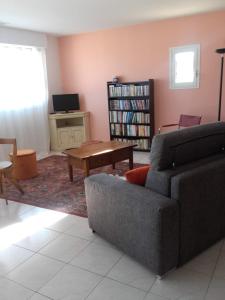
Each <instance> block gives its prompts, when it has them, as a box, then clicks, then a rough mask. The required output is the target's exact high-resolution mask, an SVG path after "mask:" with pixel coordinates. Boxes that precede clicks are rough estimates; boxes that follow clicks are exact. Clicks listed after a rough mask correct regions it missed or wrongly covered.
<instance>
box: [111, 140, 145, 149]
mask: <svg viewBox="0 0 225 300" xmlns="http://www.w3.org/2000/svg"><path fill="white" fill-rule="evenodd" d="M113 140H116V141H119V142H129V143H131V144H137V146H136V147H135V149H136V150H149V148H150V139H138V140H136V139H126V138H113Z"/></svg>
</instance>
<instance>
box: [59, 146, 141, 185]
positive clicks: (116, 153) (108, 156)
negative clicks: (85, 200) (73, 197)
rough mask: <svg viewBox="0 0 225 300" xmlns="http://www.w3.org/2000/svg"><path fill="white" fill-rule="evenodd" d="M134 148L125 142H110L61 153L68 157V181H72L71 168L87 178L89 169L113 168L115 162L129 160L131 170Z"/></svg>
mask: <svg viewBox="0 0 225 300" xmlns="http://www.w3.org/2000/svg"><path fill="white" fill-rule="evenodd" d="M135 146H136V145H132V144H129V143H125V142H117V141H110V142H101V143H97V144H91V145H85V146H81V147H80V148H75V149H68V150H65V151H64V152H63V153H65V154H66V155H67V157H68V168H69V177H70V181H71V182H72V181H73V167H75V168H79V169H82V170H84V174H85V176H89V171H90V170H91V169H95V168H98V167H103V166H106V165H110V164H112V166H113V168H115V163H116V162H118V161H122V160H125V159H129V168H130V169H133V148H134V147H135Z"/></svg>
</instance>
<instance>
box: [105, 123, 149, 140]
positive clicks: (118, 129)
mask: <svg viewBox="0 0 225 300" xmlns="http://www.w3.org/2000/svg"><path fill="white" fill-rule="evenodd" d="M110 126H111V134H112V135H126V136H146V137H147V136H150V126H146V125H127V124H110Z"/></svg>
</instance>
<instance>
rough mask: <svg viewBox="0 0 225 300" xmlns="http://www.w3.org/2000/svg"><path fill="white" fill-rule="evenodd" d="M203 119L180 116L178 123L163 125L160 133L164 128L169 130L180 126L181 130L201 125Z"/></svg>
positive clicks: (159, 131)
mask: <svg viewBox="0 0 225 300" xmlns="http://www.w3.org/2000/svg"><path fill="white" fill-rule="evenodd" d="M201 119H202V117H201V116H191V115H180V119H179V122H178V123H173V124H167V125H163V126H161V127H160V128H159V130H158V133H161V130H162V128H168V127H172V126H178V129H180V128H182V127H190V126H195V125H199V124H200V123H201Z"/></svg>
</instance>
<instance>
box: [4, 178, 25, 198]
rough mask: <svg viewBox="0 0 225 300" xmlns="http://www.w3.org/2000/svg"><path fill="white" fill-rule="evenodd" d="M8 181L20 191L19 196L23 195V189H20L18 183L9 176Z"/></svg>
mask: <svg viewBox="0 0 225 300" xmlns="http://www.w3.org/2000/svg"><path fill="white" fill-rule="evenodd" d="M8 179H9V180H10V182H11V183H12V184H13V185H14V186H15V187H16V188H17V189H18V190H19V191H20V193H21V194H24V191H23V189H22V188H21V186H20V185H19V183H18V181H17V180H16V179H15V178H13V177H11V176H9V177H8Z"/></svg>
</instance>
